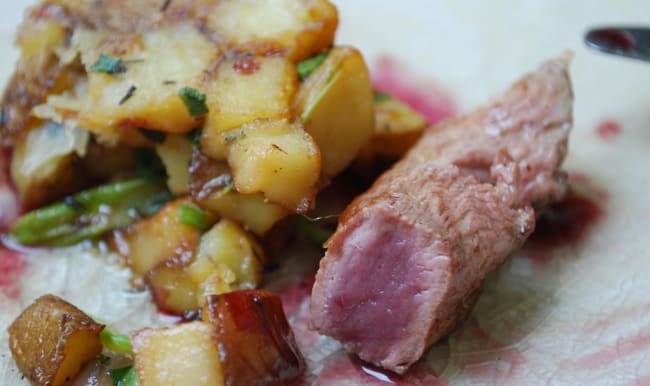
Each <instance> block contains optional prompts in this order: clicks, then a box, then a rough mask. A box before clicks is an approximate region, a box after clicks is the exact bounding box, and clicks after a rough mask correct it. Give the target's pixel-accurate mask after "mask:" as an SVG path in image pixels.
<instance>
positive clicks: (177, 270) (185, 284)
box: [144, 261, 202, 315]
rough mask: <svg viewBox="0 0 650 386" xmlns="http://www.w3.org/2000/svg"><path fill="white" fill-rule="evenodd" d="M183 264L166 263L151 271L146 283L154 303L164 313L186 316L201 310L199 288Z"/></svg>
mask: <svg viewBox="0 0 650 386" xmlns="http://www.w3.org/2000/svg"><path fill="white" fill-rule="evenodd" d="M185 268H186V267H185V265H184V264H183V263H182V262H169V261H167V262H164V263H162V264H160V265H159V266H157V267H155V268H153V269H151V270H150V271H149V272H147V274H146V275H145V277H144V282H145V284H146V285H147V287H149V289H150V290H151V295H152V297H153V301H154V303H156V306H158V309H159V310H161V311H162V312H165V313H168V314H171V315H184V314H185V313H186V312H188V311H193V310H198V309H199V308H201V304H202V303H199V302H198V299H199V296H198V294H199V287H198V285H197V284H196V283H195V282H194V281H193V280H191V278H190V277H189V276H188V275H187V273H186V272H185Z"/></svg>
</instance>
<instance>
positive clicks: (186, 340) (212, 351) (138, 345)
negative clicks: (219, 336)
mask: <svg viewBox="0 0 650 386" xmlns="http://www.w3.org/2000/svg"><path fill="white" fill-rule="evenodd" d="M131 343H132V345H133V354H134V360H135V368H136V371H137V373H138V379H139V381H140V385H141V386H149V385H151V386H160V385H166V386H189V385H206V386H222V385H225V384H226V383H225V382H224V378H223V372H222V370H221V360H220V358H219V351H218V350H217V345H216V344H215V343H214V340H213V332H212V328H211V326H210V325H208V324H207V323H204V322H200V321H195V322H190V323H184V324H179V325H175V326H173V327H167V328H160V329H151V328H144V329H142V330H139V331H137V332H135V333H134V334H133V335H131Z"/></svg>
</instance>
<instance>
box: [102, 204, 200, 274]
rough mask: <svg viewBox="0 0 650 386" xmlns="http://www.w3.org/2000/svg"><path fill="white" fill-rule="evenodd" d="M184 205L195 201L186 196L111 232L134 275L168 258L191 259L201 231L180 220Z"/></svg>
mask: <svg viewBox="0 0 650 386" xmlns="http://www.w3.org/2000/svg"><path fill="white" fill-rule="evenodd" d="M183 206H189V207H195V204H194V203H192V200H190V199H189V198H179V199H177V200H175V201H172V202H169V203H167V204H166V205H165V206H164V207H163V208H162V209H161V210H160V211H158V213H156V214H155V215H154V216H152V217H149V218H145V219H142V220H139V221H138V222H136V223H134V224H132V225H130V226H129V227H127V228H126V229H123V230H117V231H115V232H114V236H113V240H112V244H113V246H114V247H115V249H116V250H117V252H118V253H120V254H121V255H122V256H123V257H124V259H125V262H126V264H127V266H128V267H129V268H131V270H132V271H133V272H134V273H135V275H136V277H140V276H142V275H144V274H146V273H147V271H149V270H150V269H152V268H154V267H156V266H158V265H160V264H162V263H164V262H165V261H168V260H172V259H175V260H178V261H183V262H186V261H191V260H192V257H193V256H194V251H195V249H196V247H197V245H198V242H199V239H200V237H201V233H202V232H203V230H202V229H200V228H198V227H196V226H194V225H190V224H186V223H183V222H182V221H181V220H182V219H181V216H180V211H181V210H182V209H181V207H183ZM206 221H207V222H208V225H209V224H210V223H211V222H212V221H213V220H212V218H210V217H208V218H207V219H206Z"/></svg>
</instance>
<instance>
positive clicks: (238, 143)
mask: <svg viewBox="0 0 650 386" xmlns="http://www.w3.org/2000/svg"><path fill="white" fill-rule="evenodd" d="M222 136H223V138H224V139H225V141H226V143H227V146H226V156H227V159H228V164H229V165H230V167H231V168H232V177H233V181H234V183H235V187H236V188H237V191H238V192H240V193H244V194H252V193H260V192H261V193H264V196H265V197H266V198H267V199H268V200H269V201H271V202H274V203H277V204H279V205H282V206H283V207H285V208H287V209H288V210H291V211H293V212H296V213H306V212H308V211H309V210H310V209H311V207H312V206H313V204H314V198H315V197H314V196H315V195H316V189H317V184H318V179H319V177H320V169H321V156H320V150H319V149H318V146H317V145H316V143H315V142H314V139H313V138H312V137H311V136H310V135H309V134H308V133H307V132H305V131H304V130H303V128H302V127H301V126H300V125H299V124H295V123H294V124H290V123H289V122H288V121H286V120H257V121H254V122H251V123H249V124H245V125H244V126H242V127H241V129H234V130H230V131H227V132H224V133H222Z"/></svg>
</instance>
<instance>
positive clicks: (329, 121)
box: [294, 47, 374, 178]
mask: <svg viewBox="0 0 650 386" xmlns="http://www.w3.org/2000/svg"><path fill="white" fill-rule="evenodd" d="M294 111H295V114H296V115H298V116H300V117H301V118H302V120H303V123H304V125H305V130H306V131H307V132H308V133H309V134H311V136H312V137H313V138H314V140H315V141H316V143H317V144H318V147H319V148H320V151H321V156H322V158H323V174H324V175H325V176H326V177H329V178H331V177H334V176H335V175H336V174H338V173H339V172H340V171H341V170H343V169H344V168H345V167H346V166H348V165H349V164H350V163H351V162H352V161H353V160H354V158H355V157H356V156H357V154H358V152H359V150H361V149H362V148H363V147H364V146H365V145H366V144H367V143H368V141H369V140H370V137H371V135H372V132H373V127H374V106H373V90H372V85H371V83H370V76H369V74H368V69H367V68H366V64H365V62H364V60H363V57H362V56H361V54H360V53H359V51H357V50H356V49H354V48H351V47H336V48H334V49H333V50H332V51H331V52H330V54H329V55H328V57H327V59H325V61H324V62H323V64H321V65H320V66H319V67H318V68H316V70H315V71H314V72H313V73H312V74H311V75H309V77H308V78H307V79H306V80H305V81H304V82H303V83H302V85H301V86H300V89H299V91H298V94H297V95H296V100H295V103H294Z"/></svg>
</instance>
